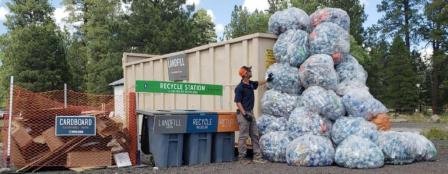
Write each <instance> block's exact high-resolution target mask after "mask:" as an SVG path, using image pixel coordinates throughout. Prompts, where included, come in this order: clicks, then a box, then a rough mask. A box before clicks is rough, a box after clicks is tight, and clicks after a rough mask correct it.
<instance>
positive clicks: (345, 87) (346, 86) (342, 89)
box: [335, 80, 369, 96]
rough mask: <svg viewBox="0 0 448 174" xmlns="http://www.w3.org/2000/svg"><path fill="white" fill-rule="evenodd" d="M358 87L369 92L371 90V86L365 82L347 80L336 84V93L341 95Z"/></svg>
mask: <svg viewBox="0 0 448 174" xmlns="http://www.w3.org/2000/svg"><path fill="white" fill-rule="evenodd" d="M353 88H355V89H358V90H365V91H367V92H369V88H368V87H367V86H366V84H365V83H362V82H360V81H350V80H345V81H342V82H340V83H339V84H338V85H337V86H336V91H335V92H336V94H338V95H339V96H344V95H345V94H347V92H348V91H349V90H350V89H353Z"/></svg>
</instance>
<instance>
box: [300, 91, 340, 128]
mask: <svg viewBox="0 0 448 174" xmlns="http://www.w3.org/2000/svg"><path fill="white" fill-rule="evenodd" d="M301 99H302V100H301V102H302V103H303V104H304V106H305V107H307V108H309V109H311V110H312V111H316V112H318V113H319V114H320V115H322V116H323V117H325V118H328V119H330V120H333V121H334V120H336V119H338V118H339V117H342V116H344V115H345V108H344V104H342V99H341V97H339V96H338V95H336V93H334V92H333V91H331V90H326V89H324V88H322V87H319V86H311V87H309V88H307V89H306V90H305V91H303V93H302V96H301Z"/></svg>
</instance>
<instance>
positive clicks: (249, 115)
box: [243, 113, 253, 122]
mask: <svg viewBox="0 0 448 174" xmlns="http://www.w3.org/2000/svg"><path fill="white" fill-rule="evenodd" d="M243 117H244V118H245V119H246V120H247V121H248V122H252V119H253V117H252V115H251V114H248V113H246V114H244V115H243Z"/></svg>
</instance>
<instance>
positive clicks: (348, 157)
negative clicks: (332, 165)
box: [334, 135, 384, 169]
mask: <svg viewBox="0 0 448 174" xmlns="http://www.w3.org/2000/svg"><path fill="white" fill-rule="evenodd" d="M334 160H335V162H336V164H338V165H339V166H343V167H347V168H356V169H368V168H379V167H382V166H383V165H384V155H383V152H382V151H381V148H379V147H378V145H377V144H375V143H373V142H372V141H371V140H370V139H367V138H364V137H360V136H357V135H351V136H349V137H347V138H346V139H345V140H344V141H342V142H341V143H340V144H339V145H338V147H337V148H336V153H335V158H334Z"/></svg>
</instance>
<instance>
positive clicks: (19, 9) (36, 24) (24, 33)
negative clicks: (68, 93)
mask: <svg viewBox="0 0 448 174" xmlns="http://www.w3.org/2000/svg"><path fill="white" fill-rule="evenodd" d="M7 6H8V7H9V8H10V10H11V15H7V21H6V23H5V24H6V26H7V27H8V29H9V32H8V33H7V35H6V36H5V37H4V38H3V39H4V40H3V41H2V44H3V46H2V51H4V57H3V60H2V63H3V65H2V69H1V75H2V85H3V89H9V86H8V85H9V76H11V75H13V76H15V84H17V85H19V86H22V87H25V88H27V89H30V90H33V91H48V90H54V89H62V88H63V84H64V82H66V81H68V80H69V79H70V76H69V73H68V72H67V62H66V60H65V50H64V45H63V40H62V34H61V33H60V32H58V29H57V27H56V25H55V23H54V21H53V20H52V19H51V13H52V12H53V8H52V7H51V6H50V4H49V3H48V2H47V1H46V0H36V1H24V0H13V1H11V2H9V3H7Z"/></svg>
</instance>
